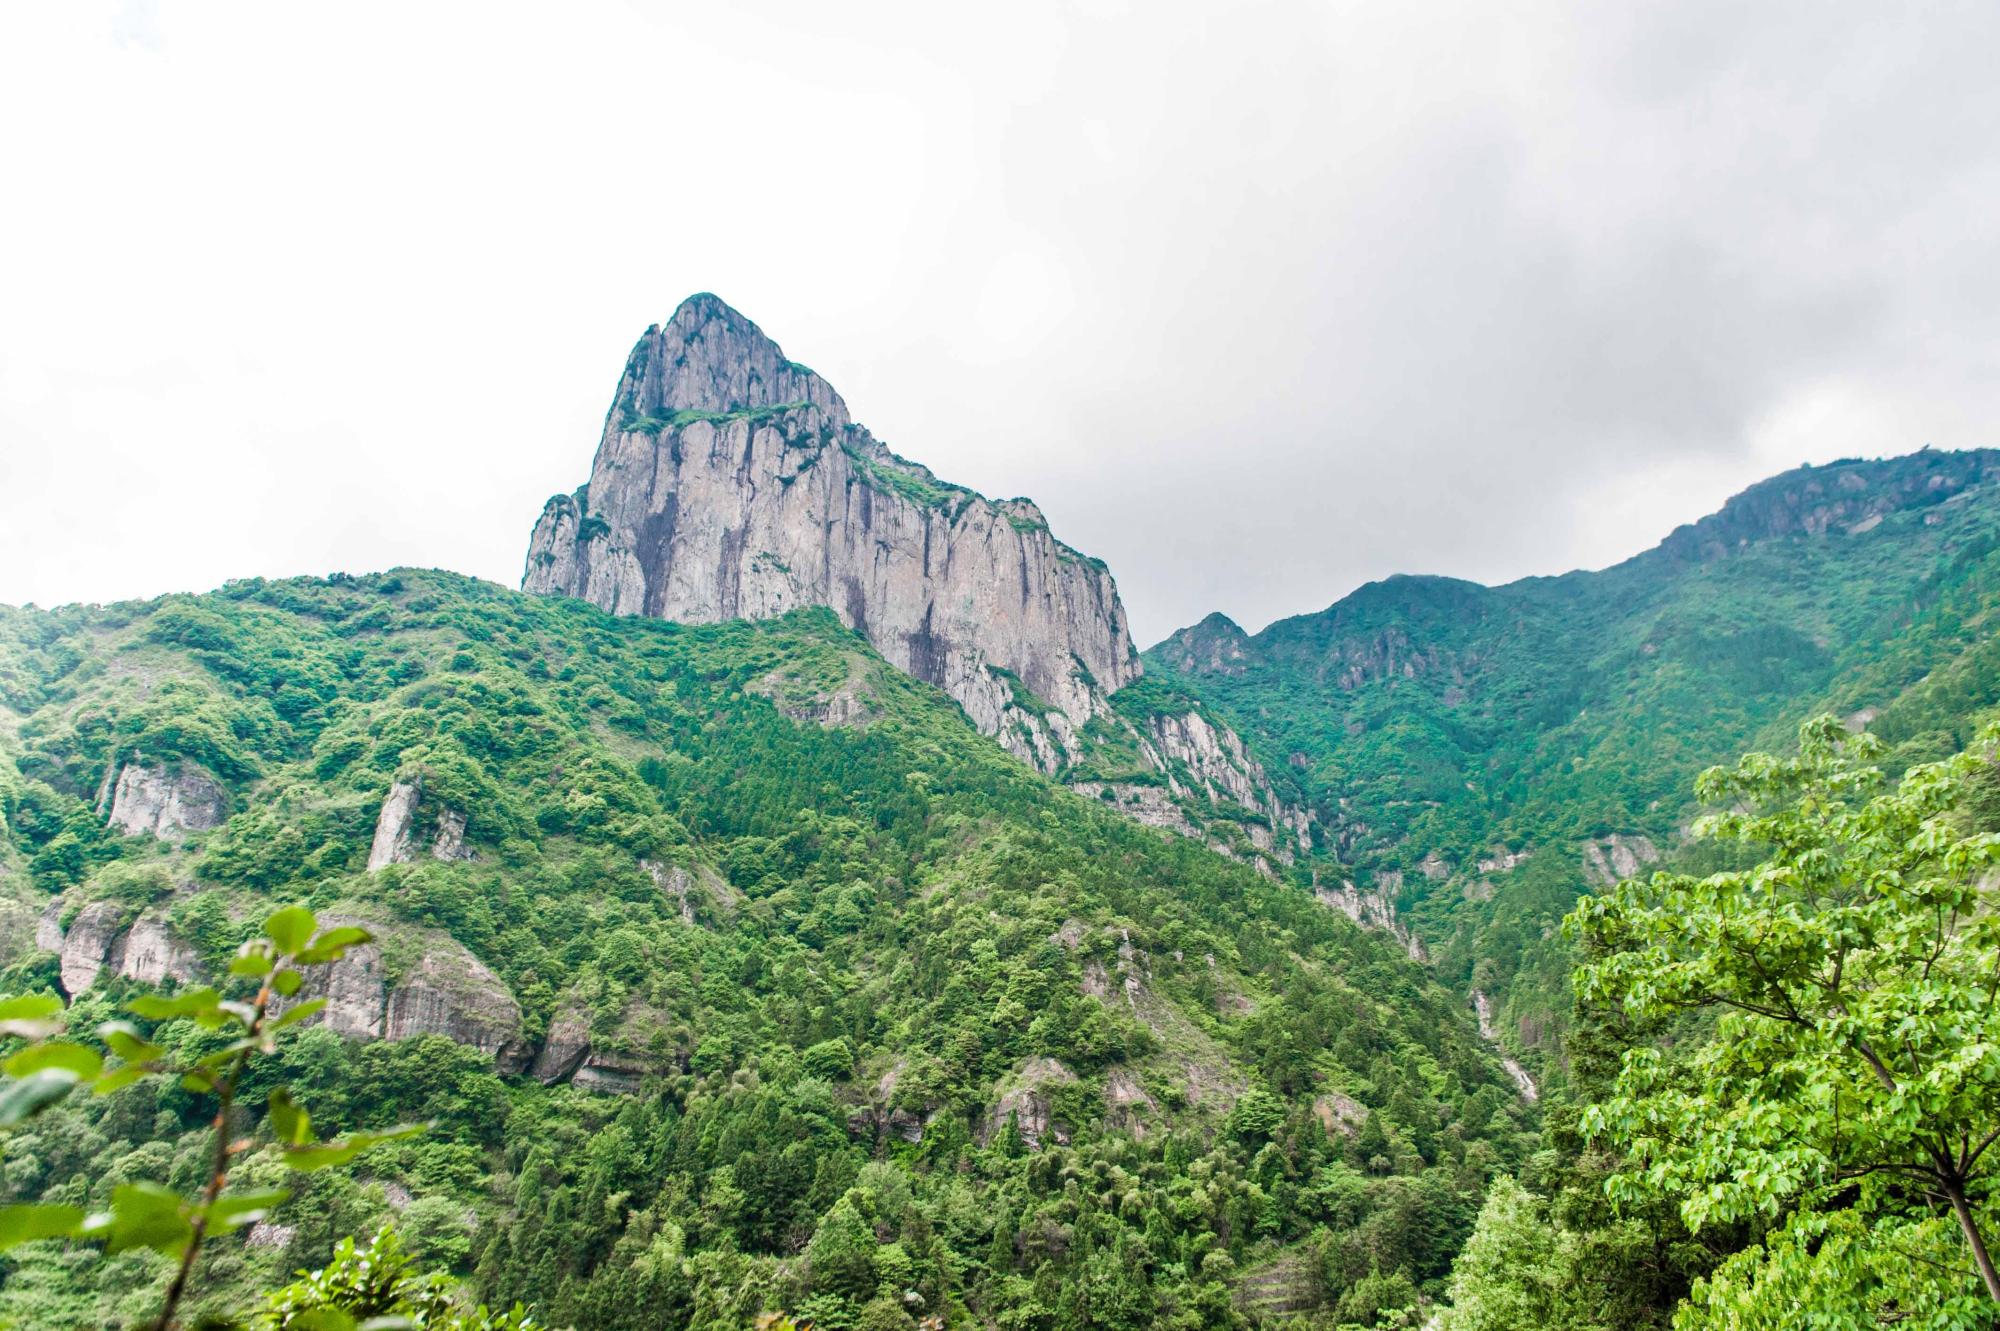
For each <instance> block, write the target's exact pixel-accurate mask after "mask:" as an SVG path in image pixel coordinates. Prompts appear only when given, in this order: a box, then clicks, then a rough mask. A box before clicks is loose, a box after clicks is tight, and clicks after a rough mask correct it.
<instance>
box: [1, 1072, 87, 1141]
mask: <svg viewBox="0 0 2000 1331" xmlns="http://www.w3.org/2000/svg"><path fill="white" fill-rule="evenodd" d="M75 1086H76V1074H75V1073H74V1072H71V1071H70V1070H69V1069H67V1068H44V1069H43V1070H42V1071H40V1072H36V1073H33V1074H31V1075H29V1076H26V1077H23V1078H21V1079H20V1080H19V1081H10V1082H8V1083H7V1084H6V1086H4V1087H0V1127H12V1126H13V1125H14V1124H16V1123H19V1122H21V1121H22V1120H23V1119H26V1118H31V1117H33V1116H34V1115H36V1114H39V1113H41V1112H42V1111H43V1110H44V1109H47V1108H48V1107H49V1106H50V1105H52V1104H54V1103H55V1102H56V1101H58V1100H60V1099H62V1098H63V1097H64V1096H65V1095H68V1094H69V1093H70V1091H71V1090H72V1089H74V1088H75Z"/></svg>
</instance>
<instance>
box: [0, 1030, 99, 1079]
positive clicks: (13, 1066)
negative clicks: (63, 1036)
mask: <svg viewBox="0 0 2000 1331" xmlns="http://www.w3.org/2000/svg"><path fill="white" fill-rule="evenodd" d="M49 1068H61V1069H64V1070H66V1071H68V1072H70V1073H72V1074H74V1077H75V1080H77V1081H90V1080H92V1079H93V1078H95V1077H96V1076H97V1074H98V1073H100V1072H102V1071H104V1058H103V1056H102V1055H100V1054H99V1053H98V1052H97V1051H96V1050H95V1049H92V1048H90V1047H88V1046H87V1045H80V1044H77V1043H76V1042H75V1041H73V1040H51V1041H50V1042H48V1043H47V1044H31V1045H29V1046H28V1047H27V1048H26V1049H21V1050H17V1051H16V1052H15V1054H14V1056H13V1057H12V1058H9V1059H8V1060H7V1061H6V1063H4V1064H0V1069H4V1070H5V1071H6V1073H7V1075H8V1076H10V1077H26V1076H28V1075H30V1074H31V1073H36V1072H42V1071H45V1070H47V1069H49Z"/></svg>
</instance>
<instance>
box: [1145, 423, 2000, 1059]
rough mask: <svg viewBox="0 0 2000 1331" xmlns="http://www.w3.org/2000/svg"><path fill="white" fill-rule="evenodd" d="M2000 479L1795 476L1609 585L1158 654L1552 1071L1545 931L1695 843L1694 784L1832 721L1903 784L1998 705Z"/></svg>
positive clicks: (1940, 459) (1960, 462)
mask: <svg viewBox="0 0 2000 1331" xmlns="http://www.w3.org/2000/svg"><path fill="white" fill-rule="evenodd" d="M1996 481H2000V454H1996V453H1994V452H1992V451H1981V452H1967V453H1940V452H1931V451H1928V450H1927V451H1925V452H1922V453H1917V454H1912V455H1910V456H1907V457H1901V458H1894V459H1890V460H1888V461H1883V462H1842V463H1835V464H1831V465H1829V466H1824V467H1808V468H1803V469H1801V470H1798V471H1793V472H1788V473H1785V474H1784V475H1781V476H1777V477H1774V478H1772V479H1770V480H1768V481H1765V482H1762V483H1760V484H1759V485H1757V486H1754V487H1752V488H1751V489H1750V490H1748V491H1746V492H1744V493H1743V494H1742V495H1739V496H1737V497H1736V498H1735V499H1733V500H1731V501H1730V502H1729V504H1728V505H1727V506H1725V507H1724V508H1723V509H1722V510H1721V511H1720V512H1719V513H1717V514H1715V515H1713V516H1711V517H1708V518H1705V519H1703V520H1702V521H1700V522H1698V523H1695V524H1692V525H1691V526H1688V527H1683V528H1681V529H1680V530H1679V531H1677V532H1675V533H1674V534H1673V535H1672V536H1670V537H1669V538H1668V539H1667V540H1666V541H1664V542H1662V543H1661V545H1659V546H1658V547H1657V548H1655V549H1653V550H1651V551H1648V552H1646V553H1645V554H1642V555H1639V556H1638V557H1636V558H1634V559H1631V560H1628V561H1626V562H1625V563H1623V564H1620V565H1618V566H1616V567H1615V568H1611V569H1607V570H1604V571H1602V572H1591V573H1583V572H1579V573H1570V574H1566V575H1564V576H1561V577H1552V578H1530V579H1526V580H1524V581H1521V582H1516V583H1510V584H1508V585H1506V586H1501V587H1485V586H1480V585H1478V584H1474V583H1468V582H1461V581H1456V580H1452V579H1447V578H1434V577H1398V578H1391V579H1389V580H1387V581H1385V582H1379V583H1374V584H1371V585H1369V586H1367V587H1364V588H1362V589H1361V590H1359V591H1357V592H1355V593H1354V594H1353V595H1351V596H1348V597H1346V598H1344V599H1343V600H1341V601H1340V602H1338V603H1337V604H1335V605H1333V606H1332V607H1330V608H1328V609H1327V610H1325V611H1323V612H1321V613H1318V614H1314V615H1304V616H1300V617H1298V618H1294V619H1287V620H1282V621H1280V622H1278V623H1276V624H1273V625H1271V626H1270V627H1269V628H1267V629H1265V630H1264V631H1263V632H1261V633H1258V634H1256V635H1254V636H1253V635H1249V634H1245V633H1243V632H1242V631H1241V630H1240V629H1238V628H1237V627H1236V626H1235V625H1234V624H1232V623H1230V622H1229V621H1228V620H1227V619H1225V618H1223V617H1221V616H1219V615H1217V616H1211V617H1210V618H1209V619H1207V620H1205V621H1203V622H1202V623H1201V624H1199V625H1196V626H1194V627H1192V628H1189V629H1184V630H1182V631H1180V632H1179V633H1176V634H1175V635H1173V636H1172V637H1171V638H1169V639H1168V640H1167V641H1166V642H1164V643H1161V644H1160V645H1159V646H1157V647H1155V648H1153V649H1152V650H1151V651H1149V652H1147V653H1146V654H1145V661H1146V665H1147V669H1148V670H1149V671H1151V672H1153V673H1154V674H1157V675H1159V676H1161V677H1162V678H1163V679H1164V680H1167V681H1170V682H1171V683H1172V684H1174V685H1176V686H1178V687H1180V688H1182V689H1185V690H1187V691H1189V692H1191V693H1193V694H1195V695H1196V696H1198V697H1199V698H1201V699H1202V700H1203V702H1205V703H1206V704H1208V705H1209V706H1211V707H1213V708H1214V709H1215V710H1216V711H1217V712H1218V713H1220V714H1221V716H1222V717H1223V718H1224V719H1225V720H1227V721H1228V722H1229V723H1231V724H1233V725H1234V726H1235V727H1236V728H1237V729H1238V730H1239V731H1240V732H1241V733H1242V734H1243V735H1244V736H1245V738H1246V740H1247V741H1248V742H1249V744H1250V747H1251V750H1252V752H1253V754H1254V755H1255V756H1257V757H1258V758H1260V759H1261V760H1262V761H1263V763H1264V765H1265V767H1266V768H1267V769H1268V770H1270V771H1271V772H1273V773H1274V774H1275V773H1284V774H1286V775H1287V776H1288V778H1289V779H1290V780H1291V781H1292V782H1295V783H1296V791H1295V792H1294V794H1295V796H1296V797H1297V798H1299V799H1302V800H1304V801H1306V802H1309V803H1310V804H1311V805H1312V806H1313V808H1314V809H1315V811H1316V812H1317V814H1318V816H1319V819H1320V823H1321V826H1322V828H1323V829H1324V837H1325V839H1326V840H1328V841H1330V842H1331V843H1332V852H1331V858H1330V859H1323V860H1322V861H1321V863H1320V865H1319V870H1318V871H1319V875H1320V877H1321V879H1322V880H1323V881H1324V880H1333V879H1339V878H1348V879H1351V880H1353V881H1354V882H1355V883H1356V885H1357V890H1358V891H1359V892H1360V893H1361V894H1364V895H1367V894H1375V895H1377V896H1379V897H1380V898H1381V899H1382V901H1383V906H1384V910H1385V912H1386V908H1387V907H1388V906H1393V907H1394V908H1395V909H1396V911H1397V912H1398V913H1399V914H1400V916H1401V918H1402V919H1403V921H1404V922H1405V924H1407V926H1408V927H1410V928H1411V929H1412V930H1413V931H1414V933H1415V934H1416V935H1417V937H1418V938H1419V939H1421V940H1422V941H1423V942H1424V943H1425V944H1426V945H1427V946H1428V949H1429V952H1430V955H1431V958H1432V960H1433V962H1434V964H1435V965H1436V967H1437V970H1438V974H1439V976H1440V978H1441V979H1443V980H1445V981H1446V982H1447V983H1449V984H1451V985H1453V986H1454V987H1456V988H1458V989H1459V991H1460V992H1467V991H1478V992H1479V993H1482V994H1485V995H1488V996H1491V997H1493V998H1494V999H1495V1002H1496V1007H1497V1009H1498V1017H1499V1021H1498V1024H1499V1027H1500V1030H1501V1032H1502V1034H1503V1036H1504V1038H1505V1039H1507V1040H1508V1041H1509V1042H1510V1043H1512V1044H1513V1045H1515V1046H1516V1047H1517V1048H1518V1049H1520V1050H1522V1051H1524V1052H1525V1053H1526V1054H1527V1056H1528V1058H1529V1060H1530V1062H1531V1064H1532V1065H1533V1066H1534V1067H1535V1069H1536V1071H1537V1073H1538V1074H1539V1075H1540V1076H1541V1077H1542V1078H1543V1079H1544V1081H1546V1082H1551V1083H1560V1082H1561V1080H1562V1079H1563V1077H1564V1075H1565V1069H1564V1067H1563V1062H1562V1059H1561V1057H1560V1047H1561V1033H1562V1031H1563V1030H1564V1028H1565V1027H1566V1025H1567V1022H1568V1013H1569V1008H1570V997H1569V989H1568V983H1567V975H1568V972H1569V967H1570V951H1569V946H1568V944H1566V943H1565V942H1564V941H1563V940H1562V939H1561V938H1559V937H1557V936H1556V934H1555V930H1554V925H1555V923H1556V922H1557V921H1558V920H1559V919H1560V918H1561V917H1562V916H1563V915H1564V914H1565V913H1566V912H1567V911H1568V910H1569V909H1570V907H1571V906H1572V905H1573V904H1574V902H1575V900H1576V898H1577V896H1578V894H1579V893H1581V892H1583V891H1585V890H1587V889H1596V888H1604V887H1608V886H1610V885H1611V883H1612V882H1613V881H1615V880H1616V879H1617V878H1619V877H1622V876H1624V875H1626V874H1630V873H1632V872H1635V871H1637V870H1638V869H1640V868H1642V867H1643V866H1645V865H1647V864H1650V863H1655V862H1658V861H1659V859H1660V858H1661V857H1662V856H1666V857H1674V856H1676V855H1680V854H1682V853H1683V852H1682V851H1681V849H1680V848H1681V847H1682V846H1683V844H1684V842H1685V839H1686V827H1687V824H1688V821H1689V819H1690V818H1691V816H1692V815H1693V813H1694V811H1695V807H1696V806H1695V804H1694V800H1693V778H1694V776H1695V775H1696V774H1697V773H1698V772H1699V771H1701V770H1702V769H1703V768H1705V767H1707V766H1709V765H1711V764H1715V763H1721V762H1727V761H1730V760H1732V759H1733V758H1734V757H1735V755H1737V754H1738V753H1740V752H1742V751H1744V750H1745V749H1749V748H1752V747H1764V748H1775V749H1783V748H1784V747H1786V746H1787V745H1788V744H1789V743H1790V742H1791V738H1792V737H1791V730H1792V728H1793V727H1794V726H1795V725H1796V724H1797V722H1798V721H1799V719H1801V718H1802V717H1804V716H1807V715H1809V714H1811V713H1813V712H1815V711H1818V710H1821V709H1831V710H1833V711H1835V712H1836V713H1837V714H1839V715H1841V716H1843V717H1845V718H1847V719H1848V721H1849V723H1850V724H1851V725H1853V726H1855V727H1860V726H1863V725H1865V726H1867V727H1868V728H1869V729H1870V730H1871V731H1872V732H1873V733H1875V734H1877V735H1879V736H1880V737H1882V738H1883V739H1884V740H1886V741H1887V742H1888V743H1889V745H1890V746H1891V747H1890V750H1889V754H1888V764H1889V766H1890V767H1891V769H1892V770H1893V769H1899V768H1900V767H1902V766H1904V765H1907V764H1909V763H1911V762H1916V761H1921V760H1926V759H1933V758H1939V757H1943V756H1945V755H1947V754H1950V753H1953V752H1956V751H1957V750H1958V749H1959V748H1960V747H1961V746H1962V745H1963V744H1964V743H1965V742H1966V741H1967V740H1968V739H1969V738H1970V736H1971V734H1972V733H1973V731H1974V729H1976V725H1977V722H1978V719H1979V717H1980V715H1981V713H1982V709H1985V708H1989V707H1991V706H1993V705H1994V704H1995V703H1996V702H2000V647H1996V645H1995V644H1996V641H2000V639H1996V636H1995V633H1994V629H1995V626H1996V621H1995V619H1994V611H1995V607H1996V605H2000V485H1996Z"/></svg>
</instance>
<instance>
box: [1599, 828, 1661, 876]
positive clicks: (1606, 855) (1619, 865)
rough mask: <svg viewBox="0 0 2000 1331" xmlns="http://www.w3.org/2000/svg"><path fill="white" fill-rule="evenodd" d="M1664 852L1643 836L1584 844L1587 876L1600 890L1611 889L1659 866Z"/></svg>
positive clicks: (1616, 834) (1618, 836)
mask: <svg viewBox="0 0 2000 1331" xmlns="http://www.w3.org/2000/svg"><path fill="white" fill-rule="evenodd" d="M1659 858H1660V849H1659V847H1658V846H1655V845H1654V844H1653V842H1652V840H1651V839H1650V838H1648V837H1642V836H1622V835H1620V834H1618V833H1615V832H1614V833H1613V834H1612V835H1610V836H1607V837H1599V838H1597V839H1596V840H1594V841H1586V842H1584V843H1583V876H1584V877H1585V878H1587V879H1589V880H1590V882H1591V884H1592V885H1593V886H1596V887H1611V886H1613V885H1615V884H1617V883H1620V882H1622V881H1624V880H1625V879H1627V878H1630V877H1632V875H1634V874H1636V873H1638V872H1639V870H1640V869H1642V868H1644V867H1645V866H1646V865H1648V864H1653V863H1656V862H1657V861H1658V860H1659Z"/></svg>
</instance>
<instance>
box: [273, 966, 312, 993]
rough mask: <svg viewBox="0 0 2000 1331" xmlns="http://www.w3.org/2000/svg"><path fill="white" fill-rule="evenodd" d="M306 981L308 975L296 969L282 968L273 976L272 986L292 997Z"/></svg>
mask: <svg viewBox="0 0 2000 1331" xmlns="http://www.w3.org/2000/svg"><path fill="white" fill-rule="evenodd" d="M305 981H306V977H305V976H303V975H301V974H299V973H298V972H297V971H295V970H289V969H288V970H281V971H279V972H278V973H277V974H276V975H273V976H272V977H271V988H273V989H275V990H276V991H277V992H279V993H281V994H283V995H284V996H285V997H286V998H290V997H291V996H292V995H293V994H296V993H297V992H298V991H299V986H300V985H302V984H304V983H305Z"/></svg>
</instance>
